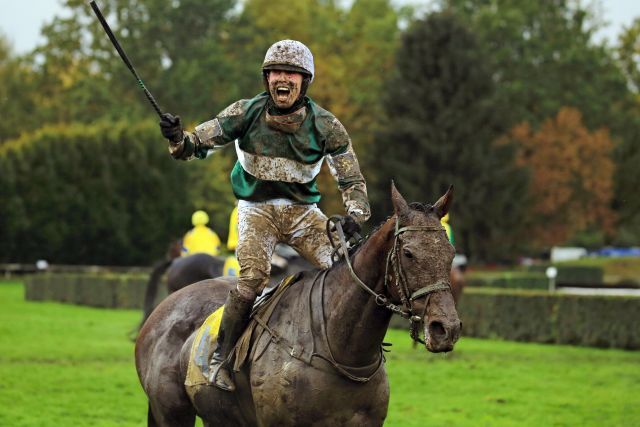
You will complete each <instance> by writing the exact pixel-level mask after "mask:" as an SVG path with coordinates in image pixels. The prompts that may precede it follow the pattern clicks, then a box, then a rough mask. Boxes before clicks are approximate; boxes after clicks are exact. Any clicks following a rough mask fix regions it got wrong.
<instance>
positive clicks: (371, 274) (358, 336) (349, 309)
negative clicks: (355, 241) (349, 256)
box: [324, 221, 393, 365]
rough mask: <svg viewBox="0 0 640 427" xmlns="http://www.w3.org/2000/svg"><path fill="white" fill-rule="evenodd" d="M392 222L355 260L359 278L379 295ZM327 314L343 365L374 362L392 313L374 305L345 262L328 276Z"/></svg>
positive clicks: (331, 339)
mask: <svg viewBox="0 0 640 427" xmlns="http://www.w3.org/2000/svg"><path fill="white" fill-rule="evenodd" d="M392 236H393V221H387V222H386V223H385V224H384V225H383V226H382V227H380V229H378V231H376V232H375V233H374V234H373V235H372V236H371V237H370V238H369V239H368V240H367V241H366V242H365V243H364V244H363V247H362V248H361V249H360V250H358V252H357V253H356V255H355V256H354V258H353V262H352V265H353V268H354V271H355V273H356V275H357V276H358V277H359V278H360V280H361V281H362V282H364V283H365V284H366V285H367V286H368V287H369V288H371V289H372V290H373V291H374V292H376V293H382V292H384V290H383V288H384V275H385V266H386V255H387V252H388V250H389V249H390V248H391V245H392V244H393V239H392ZM326 283H327V285H326V289H325V303H324V305H325V313H326V318H327V319H326V320H327V334H328V337H329V344H330V346H331V348H332V350H333V352H334V356H335V358H336V360H337V361H338V362H340V363H343V364H351V365H357V364H367V363H371V362H372V361H373V360H375V359H376V358H377V357H379V353H380V345H381V344H382V340H383V338H384V335H385V333H386V330H387V327H388V326H389V320H390V318H391V312H390V311H389V310H387V309H386V308H384V307H381V306H379V305H377V304H376V303H375V300H374V297H373V296H372V295H371V294H370V293H368V292H366V291H365V290H363V289H362V288H361V287H360V286H359V285H358V284H357V283H356V281H355V280H354V278H353V277H352V276H351V273H350V271H349V268H348V266H347V265H346V263H345V262H342V263H341V264H339V265H337V266H336V267H334V268H332V269H331V271H330V272H329V273H328V276H327V280H326Z"/></svg>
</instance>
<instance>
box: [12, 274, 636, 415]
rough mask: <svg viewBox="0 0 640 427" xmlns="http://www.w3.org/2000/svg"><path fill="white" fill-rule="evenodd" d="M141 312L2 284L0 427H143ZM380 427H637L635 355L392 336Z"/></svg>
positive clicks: (604, 351) (612, 351) (404, 334)
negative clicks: (34, 294)
mask: <svg viewBox="0 0 640 427" xmlns="http://www.w3.org/2000/svg"><path fill="white" fill-rule="evenodd" d="M139 317H140V314H139V313H138V312H136V311H130V310H102V309H92V308H85V307H76V306H70V305H63V304H55V303H32V302H25V301H24V300H23V290H22V286H21V284H20V283H18V282H0V426H10V427H13V426H39V427H42V426H143V425H145V420H146V400H145V397H144V394H143V392H142V390H141V388H140V386H139V385H138V380H137V377H136V373H135V368H134V364H133V344H132V343H131V342H130V341H129V340H128V338H127V334H128V332H129V331H130V330H131V328H133V327H134V326H135V325H136V322H137V321H138V320H139ZM387 340H388V341H391V342H393V343H394V345H393V347H392V349H393V351H392V353H390V354H388V356H387V370H388V372H389V375H390V382H391V403H390V408H389V416H388V420H387V423H386V425H387V426H397V427H411V426H416V427H417V426H633V425H640V405H639V404H638V402H639V400H638V399H639V396H640V352H625V351H619V350H598V349H589V348H577V347H568V346H545V345H536V344H523V343H509V342H500V341H490V340H477V339H470V338H463V339H462V340H461V341H460V343H459V344H458V345H457V347H456V350H455V351H454V352H453V353H451V354H448V355H432V354H428V353H427V352H426V351H424V350H421V349H412V348H411V344H410V342H409V339H408V333H407V332H404V331H391V332H390V333H389V335H388V337H387Z"/></svg>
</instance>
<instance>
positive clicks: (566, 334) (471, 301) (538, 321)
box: [458, 288, 640, 349]
mask: <svg viewBox="0 0 640 427" xmlns="http://www.w3.org/2000/svg"><path fill="white" fill-rule="evenodd" d="M458 311H459V313H460V318H461V320H462V323H463V333H464V335H466V336H471V337H478V338H501V339H506V340H514V341H529V342H540V343H555V344H573V345H583V346H593V347H615V348H625V349H640V328H639V327H638V325H639V324H640V298H638V297H621V296H591V295H588V296H587V295H569V294H551V293H548V292H540V291H527V290H502V289H478V288H476V289H472V288H466V289H465V292H464V295H463V296H462V299H461V301H460V303H459V307H458Z"/></svg>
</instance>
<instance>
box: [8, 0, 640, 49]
mask: <svg viewBox="0 0 640 427" xmlns="http://www.w3.org/2000/svg"><path fill="white" fill-rule="evenodd" d="M289 1H295V0H289ZM531 1H540V0H531ZM541 1H544V0H541ZM61 2H62V0H0V32H2V33H3V34H4V35H5V36H6V37H8V38H9V40H10V42H11V43H12V46H13V49H14V51H15V52H18V53H24V52H27V51H29V50H31V49H32V48H34V47H35V46H36V44H37V43H38V42H40V41H42V38H41V36H40V28H41V26H42V24H43V23H45V22H50V21H51V20H52V18H53V16H55V15H60V14H63V12H64V8H63V7H62V6H61ZM87 3H88V2H87ZM395 3H411V4H422V3H430V2H428V1H424V2H420V1H417V0H395ZM583 3H585V2H584V1H583ZM98 4H100V3H99V2H98ZM600 4H601V6H602V12H603V17H604V20H605V21H606V22H609V25H608V26H607V27H606V28H605V29H603V30H602V31H601V32H600V33H599V34H598V35H597V37H598V39H602V38H606V39H608V40H610V41H612V42H613V41H615V40H616V38H617V35H618V33H619V32H620V30H621V29H622V27H623V26H628V25H629V24H630V23H631V22H632V21H633V19H634V18H635V17H640V0H601V1H600ZM87 7H89V6H87Z"/></svg>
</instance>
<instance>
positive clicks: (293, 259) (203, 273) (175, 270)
mask: <svg viewBox="0 0 640 427" xmlns="http://www.w3.org/2000/svg"><path fill="white" fill-rule="evenodd" d="M176 245H177V246H176ZM176 247H177V252H176ZM181 248H182V242H181V241H180V240H177V241H175V242H172V243H171V245H170V246H169V250H168V251H167V255H166V256H165V259H163V260H161V261H158V262H157V263H155V264H154V265H153V267H152V270H151V274H150V275H149V281H148V282H147V288H146V291H145V296H144V304H143V315H142V321H141V322H140V327H142V325H143V324H144V322H145V321H146V320H147V318H148V317H149V315H150V314H151V312H152V311H153V309H154V307H155V301H156V296H157V294H158V286H159V285H160V280H161V279H162V276H163V275H164V274H165V272H166V273H167V292H168V293H169V294H171V293H173V292H175V291H177V290H179V289H182V288H184V287H185V286H187V285H190V284H192V283H196V282H200V281H202V280H206V279H213V278H215V277H220V276H222V275H223V268H224V263H225V258H224V257H215V256H211V255H208V254H203V253H199V254H193V255H189V256H186V257H181V256H180V253H181ZM277 250H278V253H279V255H278V254H276V253H274V257H275V256H278V257H279V258H280V259H279V262H278V263H274V262H272V264H271V276H270V282H271V283H272V284H276V283H279V282H280V280H282V279H283V278H284V277H285V276H287V275H289V274H295V273H298V272H300V271H303V270H308V269H310V268H313V266H312V265H311V264H310V263H309V262H307V261H306V260H305V259H304V258H302V257H301V256H299V255H297V253H295V251H294V250H293V249H291V248H289V249H288V250H285V248H280V247H278V248H277ZM292 251H293V252H292ZM138 329H139V328H138Z"/></svg>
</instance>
